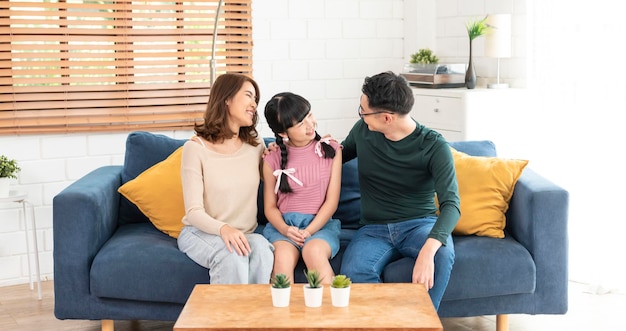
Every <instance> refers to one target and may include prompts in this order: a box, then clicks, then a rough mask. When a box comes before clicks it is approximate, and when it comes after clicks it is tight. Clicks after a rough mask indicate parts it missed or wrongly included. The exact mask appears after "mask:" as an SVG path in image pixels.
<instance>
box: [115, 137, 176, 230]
mask: <svg viewBox="0 0 626 331" xmlns="http://www.w3.org/2000/svg"><path fill="white" fill-rule="evenodd" d="M182 154H183V148H182V147H179V148H178V149H177V150H176V151H174V153H172V154H171V155H170V156H169V157H168V158H167V159H165V160H163V161H161V162H159V163H157V164H155V165H153V166H152V167H150V168H148V170H146V171H144V172H142V173H141V174H139V176H137V177H135V178H134V179H131V180H130V181H128V182H126V184H124V185H122V186H121V187H120V188H119V189H118V192H120V193H121V194H122V195H123V196H124V197H126V199H128V200H130V201H131V202H132V203H133V204H135V205H136V206H137V207H138V208H139V210H141V212H142V213H143V214H144V215H146V216H148V219H149V220H150V222H152V224H154V226H155V227H156V228H157V229H159V230H161V231H163V232H164V233H165V234H167V235H170V236H172V237H174V238H178V235H179V234H180V231H181V230H182V228H183V222H182V218H183V216H185V203H184V201H183V183H182V180H181V176H180V164H181V159H182Z"/></svg>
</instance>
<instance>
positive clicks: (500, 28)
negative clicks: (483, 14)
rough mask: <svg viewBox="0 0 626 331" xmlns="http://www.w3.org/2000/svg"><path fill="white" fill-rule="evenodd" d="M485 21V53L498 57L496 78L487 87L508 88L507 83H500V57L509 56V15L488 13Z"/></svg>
mask: <svg viewBox="0 0 626 331" xmlns="http://www.w3.org/2000/svg"><path fill="white" fill-rule="evenodd" d="M486 23H487V26H489V27H490V31H489V33H487V35H486V36H485V38H486V39H485V55H486V56H488V57H495V58H498V78H497V79H498V80H497V82H496V83H494V84H487V88H508V87H509V84H506V83H500V59H501V58H508V57H511V15H510V14H495V15H489V16H488V17H487V22H486Z"/></svg>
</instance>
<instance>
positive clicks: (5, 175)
mask: <svg viewBox="0 0 626 331" xmlns="http://www.w3.org/2000/svg"><path fill="white" fill-rule="evenodd" d="M20 170H21V169H20V167H19V166H18V165H17V161H15V160H11V159H9V158H8V157H7V156H6V155H0V197H5V196H8V195H9V182H10V180H11V178H13V179H17V173H18V172H20Z"/></svg>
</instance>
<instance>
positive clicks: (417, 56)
mask: <svg viewBox="0 0 626 331" xmlns="http://www.w3.org/2000/svg"><path fill="white" fill-rule="evenodd" d="M409 62H410V63H417V64H437V63H439V58H437V56H435V54H434V53H433V51H431V50H430V49H428V48H421V49H420V50H419V51H417V53H413V54H411V60H410V61H409Z"/></svg>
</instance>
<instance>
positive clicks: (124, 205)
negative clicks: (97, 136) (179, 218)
mask: <svg viewBox="0 0 626 331" xmlns="http://www.w3.org/2000/svg"><path fill="white" fill-rule="evenodd" d="M185 141H186V140H185V139H174V138H170V137H168V136H165V135H162V134H154V133H150V132H143V131H136V132H131V133H130V134H129V135H128V138H126V153H125V155H124V167H123V169H122V184H125V183H126V182H128V181H129V180H131V179H134V178H135V177H137V176H139V174H141V173H142V172H144V171H146V169H148V168H150V167H152V166H153V165H155V164H157V163H159V162H161V161H163V160H165V159H166V158H167V157H168V156H170V154H172V153H173V152H174V151H175V150H176V149H177V148H179V147H181V146H182V145H183V144H184V143H185ZM119 215H120V216H119V217H120V224H126V223H136V222H148V218H147V217H146V216H145V215H144V214H143V213H142V212H141V211H140V210H139V208H137V206H135V205H134V204H133V203H132V202H130V201H129V200H128V199H126V198H125V197H122V199H121V201H120V214H119Z"/></svg>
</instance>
